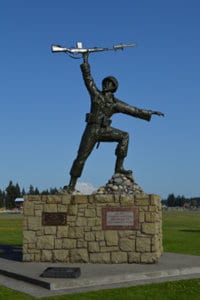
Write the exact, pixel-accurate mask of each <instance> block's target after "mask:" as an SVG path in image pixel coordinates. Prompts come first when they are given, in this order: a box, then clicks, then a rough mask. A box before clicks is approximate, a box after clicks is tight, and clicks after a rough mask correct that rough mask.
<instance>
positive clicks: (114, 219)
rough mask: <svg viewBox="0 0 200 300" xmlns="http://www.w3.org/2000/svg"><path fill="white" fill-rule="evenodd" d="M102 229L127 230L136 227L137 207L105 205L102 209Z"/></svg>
mask: <svg viewBox="0 0 200 300" xmlns="http://www.w3.org/2000/svg"><path fill="white" fill-rule="evenodd" d="M102 218H103V222H102V224H103V229H104V230H106V229H107V230H109V229H111V230H112V229H113V230H123V229H124V230H128V229H137V228H138V209H137V208H135V207H124V208H123V207H120V208H119V207H116V208H114V207H105V208H103V209H102Z"/></svg>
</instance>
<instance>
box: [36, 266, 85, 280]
mask: <svg viewBox="0 0 200 300" xmlns="http://www.w3.org/2000/svg"><path fill="white" fill-rule="evenodd" d="M80 275H81V269H80V268H59V267H55V268H54V267H50V268H47V269H46V270H44V272H43V273H42V274H41V275H40V277H44V278H78V277H79V276H80Z"/></svg>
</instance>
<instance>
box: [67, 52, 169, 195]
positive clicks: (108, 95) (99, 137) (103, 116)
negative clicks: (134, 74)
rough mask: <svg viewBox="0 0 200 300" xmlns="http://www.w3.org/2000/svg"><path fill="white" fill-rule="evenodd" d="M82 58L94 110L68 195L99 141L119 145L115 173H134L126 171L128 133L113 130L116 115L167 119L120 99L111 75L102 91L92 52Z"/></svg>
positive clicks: (105, 79)
mask: <svg viewBox="0 0 200 300" xmlns="http://www.w3.org/2000/svg"><path fill="white" fill-rule="evenodd" d="M82 56H83V63H82V64H81V66H80V67H81V71H82V75H83V79H84V82H85V85H86V87H87V90H88V92H89V94H90V97H91V109H90V113H88V114H86V123H87V124H86V128H85V131H84V133H83V136H82V138H81V142H80V146H79V150H78V155H77V157H76V159H75V160H74V162H73V165H72V168H71V170H70V175H71V178H70V182H69V185H68V186H65V187H64V189H67V190H68V191H69V192H72V191H74V189H75V185H76V182H77V179H78V178H79V177H80V176H81V174H82V171H83V167H84V164H85V162H86V160H87V158H88V156H89V155H90V153H91V152H92V150H93V148H94V146H95V144H97V146H98V145H99V143H100V142H117V147H116V150H115V155H116V157H117V158H116V163H115V173H123V174H131V173H132V171H131V170H125V169H124V166H123V163H124V159H125V157H126V156H127V151H128V142H129V135H128V133H127V132H124V131H122V130H119V129H116V128H113V127H111V123H112V121H111V117H112V115H113V114H116V113H123V114H127V115H130V116H132V117H136V118H140V119H143V120H146V121H150V120H151V116H152V115H158V116H164V114H163V113H161V112H159V111H152V110H144V109H139V108H136V107H134V106H131V105H129V104H127V103H125V102H123V101H121V100H119V99H117V98H116V97H115V95H114V93H115V92H116V90H117V88H118V81H117V79H116V78H115V77H113V76H108V77H106V78H104V79H103V80H102V91H100V90H99V89H98V88H97V86H96V84H95V82H94V79H93V77H92V75H91V72H90V65H89V63H88V56H89V52H85V53H82Z"/></svg>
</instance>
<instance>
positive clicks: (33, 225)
mask: <svg viewBox="0 0 200 300" xmlns="http://www.w3.org/2000/svg"><path fill="white" fill-rule="evenodd" d="M27 220H28V229H29V230H39V229H40V228H41V226H42V222H41V218H40V217H38V216H36V217H28V219H27Z"/></svg>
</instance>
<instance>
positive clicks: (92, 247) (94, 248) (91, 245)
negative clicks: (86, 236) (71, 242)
mask: <svg viewBox="0 0 200 300" xmlns="http://www.w3.org/2000/svg"><path fill="white" fill-rule="evenodd" d="M88 252H95V253H96V252H99V243H98V242H88Z"/></svg>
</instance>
